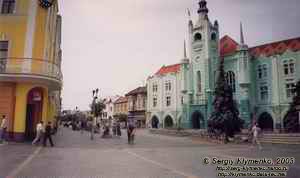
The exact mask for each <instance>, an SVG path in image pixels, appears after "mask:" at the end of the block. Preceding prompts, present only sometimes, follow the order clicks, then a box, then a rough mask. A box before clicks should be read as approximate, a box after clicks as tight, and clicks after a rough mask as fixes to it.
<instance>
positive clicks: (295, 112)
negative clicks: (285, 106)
mask: <svg viewBox="0 0 300 178" xmlns="http://www.w3.org/2000/svg"><path fill="white" fill-rule="evenodd" d="M293 93H295V96H294V98H293V101H292V103H291V104H290V108H289V110H288V112H287V114H286V115H285V117H284V119H283V125H284V128H285V131H286V132H299V131H300V127H299V124H300V123H299V117H300V116H299V112H300V80H299V81H298V82H297V84H296V87H295V89H294V91H293Z"/></svg>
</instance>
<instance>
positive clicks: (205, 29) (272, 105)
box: [147, 0, 300, 130]
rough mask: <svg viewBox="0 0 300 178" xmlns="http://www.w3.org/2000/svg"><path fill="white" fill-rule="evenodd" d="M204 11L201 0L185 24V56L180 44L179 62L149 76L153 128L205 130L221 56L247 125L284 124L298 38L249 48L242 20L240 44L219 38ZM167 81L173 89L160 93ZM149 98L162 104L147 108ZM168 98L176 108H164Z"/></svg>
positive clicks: (299, 52)
mask: <svg viewBox="0 0 300 178" xmlns="http://www.w3.org/2000/svg"><path fill="white" fill-rule="evenodd" d="M208 12H209V10H208V8H207V2H206V1H205V0H201V1H200V2H199V9H198V20H197V21H196V22H193V21H192V20H189V22H188V34H189V42H188V45H187V46H188V47H187V48H188V51H189V54H190V56H189V58H188V57H187V55H186V54H187V51H186V47H184V58H183V59H182V60H181V62H180V63H179V64H176V65H171V66H163V67H162V68H161V69H160V71H159V72H158V73H156V74H155V75H154V76H151V77H150V78H149V79H148V83H147V86H148V101H149V102H148V106H147V108H148V109H147V115H148V116H147V120H148V123H152V127H154V126H153V123H155V124H156V125H155V128H157V127H158V126H157V125H158V123H160V127H166V125H167V126H168V127H176V126H178V125H180V126H181V127H184V128H193V129H205V128H206V127H207V119H208V118H209V117H210V114H211V112H212V110H213V99H214V88H215V82H216V79H217V75H218V72H217V71H218V66H219V62H220V60H224V69H225V72H226V80H227V82H228V84H229V85H230V86H231V87H232V89H233V91H234V97H235V100H236V102H237V103H238V107H239V111H240V117H241V118H242V119H243V120H245V127H246V128H247V127H249V126H250V125H251V123H252V122H254V121H256V122H257V123H258V124H259V126H260V127H261V128H262V129H263V130H274V129H280V128H283V127H284V126H283V118H284V116H285V115H286V113H287V110H288V107H289V103H290V102H291V101H292V97H293V93H292V89H293V88H294V86H295V83H296V82H297V81H298V80H299V79H300V38H294V39H288V40H283V41H278V42H274V43H269V44H264V45H260V46H254V47H248V45H247V44H246V43H245V41H244V35H243V29H242V24H241V25H240V42H239V43H238V42H236V41H235V40H233V39H232V38H230V37H229V36H224V37H222V38H221V39H220V37H219V25H218V22H217V21H214V22H213V23H212V22H211V21H210V19H209V17H208ZM189 14H190V13H189ZM178 65H179V68H178V69H176V66H178ZM172 76H173V78H174V79H173V80H171V82H170V77H172ZM165 80H166V81H169V83H172V84H174V86H175V87H172V88H173V89H174V88H175V89H174V90H175V91H173V90H172V92H173V93H170V94H168V91H164V88H165V87H164V83H165V82H164V81H165ZM160 83H161V85H160ZM152 85H153V86H152ZM170 85H171V84H170ZM152 88H153V91H152ZM170 88H171V87H170ZM154 89H156V90H154ZM156 93H162V94H159V95H157V94H156ZM173 98H175V99H174V102H173ZM152 100H153V101H155V102H157V101H159V102H160V103H162V104H161V105H159V107H155V105H154V104H155V102H154V103H153V106H151V105H152ZM160 100H161V101H160ZM165 100H168V101H165ZM168 102H169V103H170V102H171V103H172V102H173V103H175V105H176V107H173V108H172V104H171V105H170V106H171V107H166V106H168V104H167V105H166V106H164V104H165V103H168ZM168 110H169V111H168ZM166 119H168V120H166ZM154 120H155V121H154Z"/></svg>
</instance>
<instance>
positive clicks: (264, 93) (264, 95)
mask: <svg viewBox="0 0 300 178" xmlns="http://www.w3.org/2000/svg"><path fill="white" fill-rule="evenodd" d="M259 89H260V100H261V101H268V99H269V91H268V86H267V85H266V84H263V85H261V86H260V88H259Z"/></svg>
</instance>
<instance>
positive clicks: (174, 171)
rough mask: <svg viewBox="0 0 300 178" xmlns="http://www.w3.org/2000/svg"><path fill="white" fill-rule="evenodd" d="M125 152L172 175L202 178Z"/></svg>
mask: <svg viewBox="0 0 300 178" xmlns="http://www.w3.org/2000/svg"><path fill="white" fill-rule="evenodd" d="M126 152H127V153H128V154H131V155H132V156H135V157H136V158H139V159H142V160H144V161H146V162H148V163H152V164H154V165H156V166H158V167H161V168H163V169H167V170H169V171H171V172H173V173H175V174H178V175H181V176H184V177H186V178H203V177H199V176H195V175H191V174H188V173H185V172H182V171H178V170H175V169H172V168H170V167H168V166H165V165H163V164H161V163H159V162H156V161H154V160H151V159H148V158H146V157H143V156H141V155H138V154H136V153H134V152H131V151H128V150H126Z"/></svg>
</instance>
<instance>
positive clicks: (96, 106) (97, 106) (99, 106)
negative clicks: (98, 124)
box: [90, 100, 105, 117]
mask: <svg viewBox="0 0 300 178" xmlns="http://www.w3.org/2000/svg"><path fill="white" fill-rule="evenodd" d="M90 107H91V110H92V114H93V115H94V116H95V117H99V116H100V115H101V113H102V112H103V110H104V109H105V104H104V101H103V100H100V101H98V102H96V101H94V102H93V103H92V104H91V105H90Z"/></svg>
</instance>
